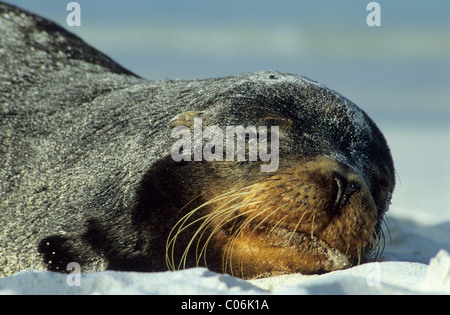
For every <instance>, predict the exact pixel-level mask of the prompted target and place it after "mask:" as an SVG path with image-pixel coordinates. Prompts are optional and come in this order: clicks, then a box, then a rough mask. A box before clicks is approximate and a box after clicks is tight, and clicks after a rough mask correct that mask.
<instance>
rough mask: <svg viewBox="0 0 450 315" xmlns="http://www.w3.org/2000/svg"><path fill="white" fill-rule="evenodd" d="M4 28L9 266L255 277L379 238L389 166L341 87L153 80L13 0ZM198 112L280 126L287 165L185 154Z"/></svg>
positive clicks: (351, 252)
mask: <svg viewBox="0 0 450 315" xmlns="http://www.w3.org/2000/svg"><path fill="white" fill-rule="evenodd" d="M0 29H1V31H0V40H1V41H0V43H1V44H0V45H1V46H0V68H1V74H0V76H1V77H0V92H1V97H0V101H1V103H0V120H1V124H0V183H1V187H0V193H1V198H0V251H1V252H0V275H3V276H5V275H11V274H13V273H15V272H17V271H20V270H23V269H25V268H44V269H49V270H54V271H62V272H64V271H65V270H66V266H67V265H68V263H69V262H77V263H79V264H80V265H81V268H82V271H86V272H87V271H99V270H105V269H113V270H138V271H159V270H167V269H168V268H170V269H178V268H183V267H185V268H186V267H192V266H198V265H199V266H205V265H206V266H207V267H208V268H210V269H212V270H215V271H218V272H227V273H230V274H233V275H237V276H241V277H244V278H252V277H261V276H267V275H274V274H281V273H290V272H304V273H315V272H323V271H329V270H336V269H342V268H347V267H350V266H351V265H353V264H355V263H358V261H360V260H361V259H363V258H364V256H365V255H367V254H368V253H369V252H370V250H373V249H374V248H376V247H377V241H378V240H377V238H378V237H379V235H380V225H381V222H382V218H383V214H384V212H386V211H387V209H388V205H389V202H390V199H391V195H392V192H393V188H394V168H393V162H392V158H391V155H390V153H389V149H388V147H387V144H386V141H385V139H384V137H383V135H382V134H381V132H380V131H379V130H378V128H377V127H376V125H375V124H374V123H373V121H372V120H371V119H370V118H369V117H368V116H367V115H366V114H365V113H364V112H363V111H362V110H361V109H359V108H358V107H357V106H356V105H355V104H353V103H352V102H350V101H349V100H347V99H346V98H344V97H343V96H341V95H340V94H338V93H336V92H334V91H332V90H330V89H328V88H326V87H324V86H323V85H320V84H318V83H317V82H315V81H312V80H309V79H307V78H305V77H301V76H297V75H292V74H286V73H281V72H273V71H267V72H258V73H247V74H241V75H238V76H234V77H228V78H220V79H208V80H193V81H148V80H145V79H142V78H139V77H137V76H136V75H134V74H133V73H131V72H130V71H128V70H126V69H124V68H122V67H121V66H120V65H118V64H116V63H115V62H114V61H112V60H111V59H109V58H108V57H106V56H105V55H103V54H102V53H100V52H98V51H96V50H95V49H94V48H92V47H90V46H89V45H87V44H86V43H84V42H83V41H82V40H81V39H79V38H78V37H76V36H74V35H73V34H70V33H68V32H67V31H65V30H63V29H62V28H60V27H59V26H57V25H55V24H54V23H52V22H50V21H48V20H45V19H43V18H41V17H38V16H36V15H33V14H30V13H28V12H26V11H23V10H20V9H18V8H15V7H13V6H9V5H6V4H1V3H0ZM195 117H201V118H202V119H203V124H204V125H205V126H218V127H219V128H220V129H221V130H223V131H225V129H226V127H227V126H238V125H241V126H244V127H245V126H268V127H270V126H278V127H279V129H280V133H279V143H280V145H279V167H278V169H277V170H276V171H274V172H266V173H263V172H261V171H260V166H261V164H264V162H262V161H256V162H251V161H248V160H246V161H237V160H235V161H226V160H223V161H205V160H202V161H190V162H187V161H179V162H177V161H174V159H173V157H172V155H171V149H172V146H173V143H174V141H175V140H176V139H174V138H173V137H172V136H171V127H174V126H177V125H178V126H180V125H181V126H187V127H188V128H190V127H191V126H192V121H193V119H194V118H195ZM169 126H170V127H169Z"/></svg>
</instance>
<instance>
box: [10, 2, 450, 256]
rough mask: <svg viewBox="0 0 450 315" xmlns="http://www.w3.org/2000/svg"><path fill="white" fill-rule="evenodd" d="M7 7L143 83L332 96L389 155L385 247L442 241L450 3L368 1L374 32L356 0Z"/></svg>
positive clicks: (446, 232) (448, 238) (446, 239)
mask: <svg viewBox="0 0 450 315" xmlns="http://www.w3.org/2000/svg"><path fill="white" fill-rule="evenodd" d="M7 2H9V3H12V4H15V5H18V6H20V7H22V8H24V9H27V10H30V11H32V12H34V13H38V14H40V15H42V16H44V17H47V18H50V19H51V20H54V21H56V22H57V23H59V24H60V25H62V26H63V27H65V28H66V29H68V30H69V31H71V32H73V33H75V34H77V35H79V36H80V37H82V38H83V39H84V40H85V41H86V42H88V43H89V44H91V45H92V46H94V47H96V48H98V49H99V50H100V51H102V52H104V53H106V54H107V55H108V56H110V57H111V58H113V59H114V60H115V61H117V62H118V63H120V64H121V65H122V66H124V67H126V68H128V69H130V70H131V71H133V72H134V73H136V74H138V75H140V76H142V77H144V78H147V79H152V80H153V79H157V80H164V79H203V78H210V77H222V76H231V75H236V74H239V73H243V72H250V71H260V70H280V71H285V72H290V73H296V74H300V75H305V76H307V77H309V78H311V79H313V80H316V81H319V82H321V83H323V84H325V85H327V86H328V87H330V88H332V89H334V90H336V91H338V92H340V93H341V94H343V95H345V96H346V97H347V98H349V99H350V100H352V101H353V102H355V103H356V104H358V105H359V106H360V107H361V108H363V109H364V110H365V111H366V112H367V113H368V114H369V116H371V117H372V118H373V119H374V120H375V122H376V123H377V124H378V126H379V127H380V129H381V130H382V131H383V132H384V134H385V136H386V138H387V140H388V143H389V144H390V147H391V149H392V153H393V157H394V161H395V164H396V168H397V189H396V192H395V193H394V199H393V204H392V206H391V210H390V212H389V217H390V218H391V219H390V223H391V225H392V227H391V230H392V234H393V241H392V242H393V243H395V242H396V241H395V233H396V230H398V229H401V227H400V225H401V226H403V227H406V226H407V225H408V224H409V225H413V226H408V229H415V230H417V231H418V233H419V234H420V233H421V234H423V235H425V236H424V237H434V238H436V240H437V241H440V242H442V244H450V206H449V205H450V1H449V0H433V1H425V0H422V1H419V0H408V1H400V0H396V1H392V0H389V1H387V0H386V1H377V2H378V3H379V4H380V7H381V26H373V27H369V26H368V25H367V23H366V18H367V15H368V14H369V13H370V11H367V10H366V6H367V4H368V3H369V2H370V1H362V0H346V1H333V0H316V1H298V0H279V1H268V0H258V1H246V0H227V1H211V0H178V1H172V0H164V1H163V0H158V1H148V0H134V1H115V2H112V1H106V0H89V1H88V0H79V1H77V2H78V3H79V4H80V6H81V26H80V27H76V26H73V27H69V26H68V25H67V23H66V17H67V15H68V14H69V13H70V12H69V11H66V6H67V4H68V3H69V2H70V1H61V0H40V1H35V0H9V1H7ZM396 226H397V227H396ZM430 229H431V230H430ZM430 235H433V236H430ZM438 239H439V240H438ZM394 245H395V244H394ZM439 246H441V245H439ZM446 246H447V248H448V247H449V246H450V245H446ZM433 250H434V249H433ZM424 255H425V256H428V255H427V254H424Z"/></svg>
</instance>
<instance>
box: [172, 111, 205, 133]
mask: <svg viewBox="0 0 450 315" xmlns="http://www.w3.org/2000/svg"><path fill="white" fill-rule="evenodd" d="M204 114H205V112H203V111H189V112H184V113H181V114H178V115H176V116H175V117H173V118H172V119H171V120H170V122H169V128H170V129H172V128H174V127H177V126H185V127H188V128H192V127H193V125H194V118H201V117H202V116H203V115H204Z"/></svg>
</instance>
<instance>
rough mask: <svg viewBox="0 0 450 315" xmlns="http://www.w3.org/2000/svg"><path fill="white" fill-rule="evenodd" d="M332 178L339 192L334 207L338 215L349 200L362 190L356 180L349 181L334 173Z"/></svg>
mask: <svg viewBox="0 0 450 315" xmlns="http://www.w3.org/2000/svg"><path fill="white" fill-rule="evenodd" d="M332 176H333V179H334V180H335V181H336V185H337V191H338V192H337V194H336V200H335V202H334V205H333V210H334V212H335V213H337V212H339V210H340V209H341V208H342V207H343V206H344V205H345V204H346V203H347V201H348V198H349V197H350V196H351V195H352V194H353V193H355V192H357V191H359V190H360V189H361V185H360V184H359V183H358V182H357V181H356V180H352V179H348V178H346V177H345V176H343V175H341V174H340V173H337V172H333V175H332Z"/></svg>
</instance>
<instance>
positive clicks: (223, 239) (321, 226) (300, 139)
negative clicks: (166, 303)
mask: <svg viewBox="0 0 450 315" xmlns="http://www.w3.org/2000/svg"><path fill="white" fill-rule="evenodd" d="M196 117H197V118H201V119H202V120H201V122H202V128H203V130H206V128H207V127H208V126H214V128H219V130H221V131H222V132H223V137H222V138H220V140H219V142H220V141H222V140H223V142H224V145H223V146H222V147H220V146H216V147H215V148H214V149H212V150H211V147H208V146H207V142H206V141H207V140H211V137H210V138H209V139H207V140H205V139H203V142H201V143H202V145H203V146H202V148H203V153H205V152H206V151H208V152H210V151H209V150H211V152H214V154H216V157H218V156H222V157H223V158H222V159H220V158H217V159H215V160H212V161H211V160H210V161H205V160H204V159H203V160H201V161H199V160H198V159H197V160H195V159H194V153H195V152H191V153H192V155H191V159H189V158H187V160H188V161H185V160H181V161H177V162H173V161H170V163H169V164H171V165H173V169H174V170H175V169H180V168H183V169H184V170H183V171H182V172H180V173H177V174H175V173H174V174H175V175H173V178H177V179H180V176H182V174H184V176H185V177H184V178H183V184H181V185H182V186H183V187H185V189H184V190H182V191H180V190H179V186H180V182H179V180H178V184H177V183H172V184H173V185H177V186H178V189H177V193H178V194H179V196H180V195H183V198H182V199H183V200H184V201H183V207H182V208H181V209H182V211H179V212H177V215H178V217H177V219H178V220H177V221H176V223H175V225H174V227H173V228H172V229H171V232H170V233H169V235H168V238H167V242H166V260H167V264H168V266H169V267H170V268H173V269H177V268H180V267H188V266H192V265H203V264H205V265H206V266H208V267H209V268H211V269H213V270H217V271H221V272H228V273H231V274H232V275H236V276H241V277H244V278H253V277H262V276H268V275H275V274H283V273H292V272H302V273H321V272H327V271H332V270H337V269H343V268H348V267H350V266H352V265H354V264H358V263H361V262H362V261H364V260H365V259H367V258H368V257H373V256H377V255H378V254H379V252H380V250H382V249H381V248H382V246H383V245H382V244H383V235H382V231H381V224H382V222H383V215H384V213H385V212H386V211H387V210H388V206H389V204H390V200H391V195H392V192H393V189H394V181H395V179H394V167H393V161H392V158H391V155H390V152H389V148H388V146H387V144H386V141H385V139H384V137H383V135H382V134H381V132H380V131H379V129H378V128H377V126H376V125H375V124H374V122H373V121H372V120H371V119H370V118H369V117H368V116H367V115H366V113H365V112H364V111H362V110H361V109H360V108H359V107H358V106H356V105H355V104H354V103H352V102H351V101H349V100H348V99H346V98H345V97H343V96H342V95H340V94H338V93H337V92H334V91H332V90H330V89H328V88H326V87H324V86H323V85H320V84H318V83H317V82H314V81H312V80H309V79H307V78H305V77H299V76H295V75H287V74H281V73H263V74H259V75H258V76H256V78H255V77H253V78H251V79H248V78H246V80H242V81H239V82H238V83H236V84H234V85H233V86H232V88H230V89H228V90H226V91H225V92H222V93H221V94H218V95H215V97H214V98H213V99H211V100H210V102H209V103H208V104H207V106H205V107H204V110H200V111H195V112H187V113H182V114H180V115H178V116H177V117H175V118H174V119H173V120H172V121H171V124H170V126H171V127H172V128H174V127H176V126H183V127H185V128H186V129H185V130H184V131H185V132H187V133H189V132H192V133H191V135H192V143H191V144H192V147H194V146H195V141H196V140H195V139H194V135H193V131H194V129H195V126H193V122H194V120H195V118H196ZM230 126H243V127H244V128H246V127H248V126H255V127H258V126H264V127H266V128H265V129H264V128H261V129H260V128H255V129H253V130H256V133H257V134H258V136H257V138H256V139H258V140H259V139H260V138H263V139H267V142H266V143H265V144H269V145H268V147H269V151H270V150H272V152H274V151H275V152H276V153H277V155H278V156H277V157H273V158H274V159H275V158H278V160H277V163H276V168H274V169H273V170H272V171H266V172H263V171H262V168H261V166H264V165H268V162H267V161H266V162H264V161H261V159H259V158H258V159H257V160H256V161H255V160H254V159H253V161H251V159H250V153H249V152H250V149H251V146H252V144H251V141H250V139H251V136H250V134H249V133H248V134H246V135H245V137H246V140H247V142H246V147H245V148H246V149H247V150H248V152H247V153H246V155H245V159H242V157H241V159H240V160H239V158H238V157H237V153H236V152H235V153H234V154H235V155H234V159H233V158H232V159H230V158H229V157H230V156H228V159H227V158H226V157H227V153H229V152H230V151H229V149H230V143H225V140H224V139H225V138H226V137H227V135H226V132H227V130H229V129H227V127H230ZM197 127H198V126H197ZM272 127H276V128H272ZM187 128H189V129H187ZM216 130H217V129H216ZM248 130H251V129H248ZM248 130H247V131H248ZM261 130H262V131H263V133H265V134H264V135H261ZM267 130H272V131H273V130H276V135H275V136H274V135H273V134H271V135H269V134H267V133H270V131H268V132H266V131H267ZM209 136H211V135H210V134H209ZM233 139H235V140H236V141H237V136H236V138H233ZM216 140H217V139H216ZM274 141H277V144H276V146H272V147H270V144H272V143H273V142H274ZM215 143H217V142H215ZM233 144H234V143H231V145H233ZM263 144H264V143H262V142H258V143H257V144H256V145H255V144H254V143H253V145H254V146H253V148H257V147H261V146H263ZM205 148H207V149H206V150H205ZM200 150H201V149H200ZM217 150H221V151H220V154H219V155H217V153H218V152H217ZM227 150H228V151H227ZM193 151H194V150H193ZM197 152H198V151H197ZM200 153H201V152H200ZM168 160H170V158H169V159H168ZM272 162H273V161H272ZM170 168H172V167H170ZM165 169H169V168H167V167H166V168H165ZM187 169H189V171H187ZM174 172H177V171H174ZM181 209H179V210H181Z"/></svg>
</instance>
